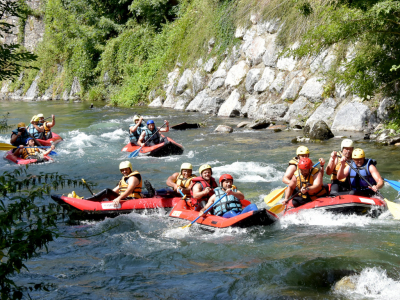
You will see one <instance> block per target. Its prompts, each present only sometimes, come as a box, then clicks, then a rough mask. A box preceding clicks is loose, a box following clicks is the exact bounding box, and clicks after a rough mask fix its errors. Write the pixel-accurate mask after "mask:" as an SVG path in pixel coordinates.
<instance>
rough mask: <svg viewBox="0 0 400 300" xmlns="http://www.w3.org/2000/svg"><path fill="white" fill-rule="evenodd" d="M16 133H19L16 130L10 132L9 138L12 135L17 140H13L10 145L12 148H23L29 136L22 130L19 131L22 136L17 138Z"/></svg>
mask: <svg viewBox="0 0 400 300" xmlns="http://www.w3.org/2000/svg"><path fill="white" fill-rule="evenodd" d="M18 132H19V131H18V129H14V130H13V131H12V134H11V137H12V136H13V134H15V135H16V136H17V139H16V140H15V142H14V143H12V145H13V146H19V145H23V146H25V145H26V140H27V139H28V137H29V134H28V132H27V131H26V130H24V131H23V132H22V131H21V132H22V134H21V135H20V136H18Z"/></svg>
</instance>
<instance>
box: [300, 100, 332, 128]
mask: <svg viewBox="0 0 400 300" xmlns="http://www.w3.org/2000/svg"><path fill="white" fill-rule="evenodd" d="M336 106H337V102H336V101H335V99H333V98H328V99H326V100H325V101H324V102H322V103H321V105H320V106H318V108H317V109H316V110H315V111H314V113H313V114H312V115H311V116H310V117H309V118H308V120H307V122H306V125H307V124H310V123H311V122H314V121H319V120H322V121H324V122H325V123H326V124H328V125H331V124H332V123H333V116H334V113H335V108H336Z"/></svg>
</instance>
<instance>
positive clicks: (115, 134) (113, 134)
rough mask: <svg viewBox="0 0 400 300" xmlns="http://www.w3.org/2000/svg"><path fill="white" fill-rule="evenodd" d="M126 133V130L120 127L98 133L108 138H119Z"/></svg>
mask: <svg viewBox="0 0 400 300" xmlns="http://www.w3.org/2000/svg"><path fill="white" fill-rule="evenodd" d="M126 135H127V132H126V130H122V129H121V128H119V129H117V130H114V131H112V132H105V133H103V134H102V135H100V136H101V137H102V138H106V139H108V140H113V141H115V140H119V139H121V138H123V137H125V136H126Z"/></svg>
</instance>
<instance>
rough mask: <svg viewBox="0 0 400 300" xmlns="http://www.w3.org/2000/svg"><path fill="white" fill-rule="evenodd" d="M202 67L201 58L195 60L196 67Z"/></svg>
mask: <svg viewBox="0 0 400 300" xmlns="http://www.w3.org/2000/svg"><path fill="white" fill-rule="evenodd" d="M202 66H203V58H202V57H200V58H199V59H198V60H197V67H198V68H201V67H202Z"/></svg>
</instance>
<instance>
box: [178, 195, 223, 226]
mask: <svg viewBox="0 0 400 300" xmlns="http://www.w3.org/2000/svg"><path fill="white" fill-rule="evenodd" d="M225 196H226V193H225V194H223V195H222V196H221V198H219V199H218V200H217V201H214V203H213V205H211V206H210V207H209V208H207V209H206V211H205V212H204V213H203V214H202V215H201V216H198V217H197V218H196V219H194V221H192V222H191V223H190V224H188V225H185V226H183V227H181V228H182V229H185V228H188V227H190V226H192V224H193V223H194V222H196V221H197V220H198V219H199V218H200V217H202V216H204V215H205V214H206V213H207V212H208V211H209V210H210V209H211V208H213V207H214V205H215V204H217V203H218V202H219V201H221V200H222V198H224V197H225Z"/></svg>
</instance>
